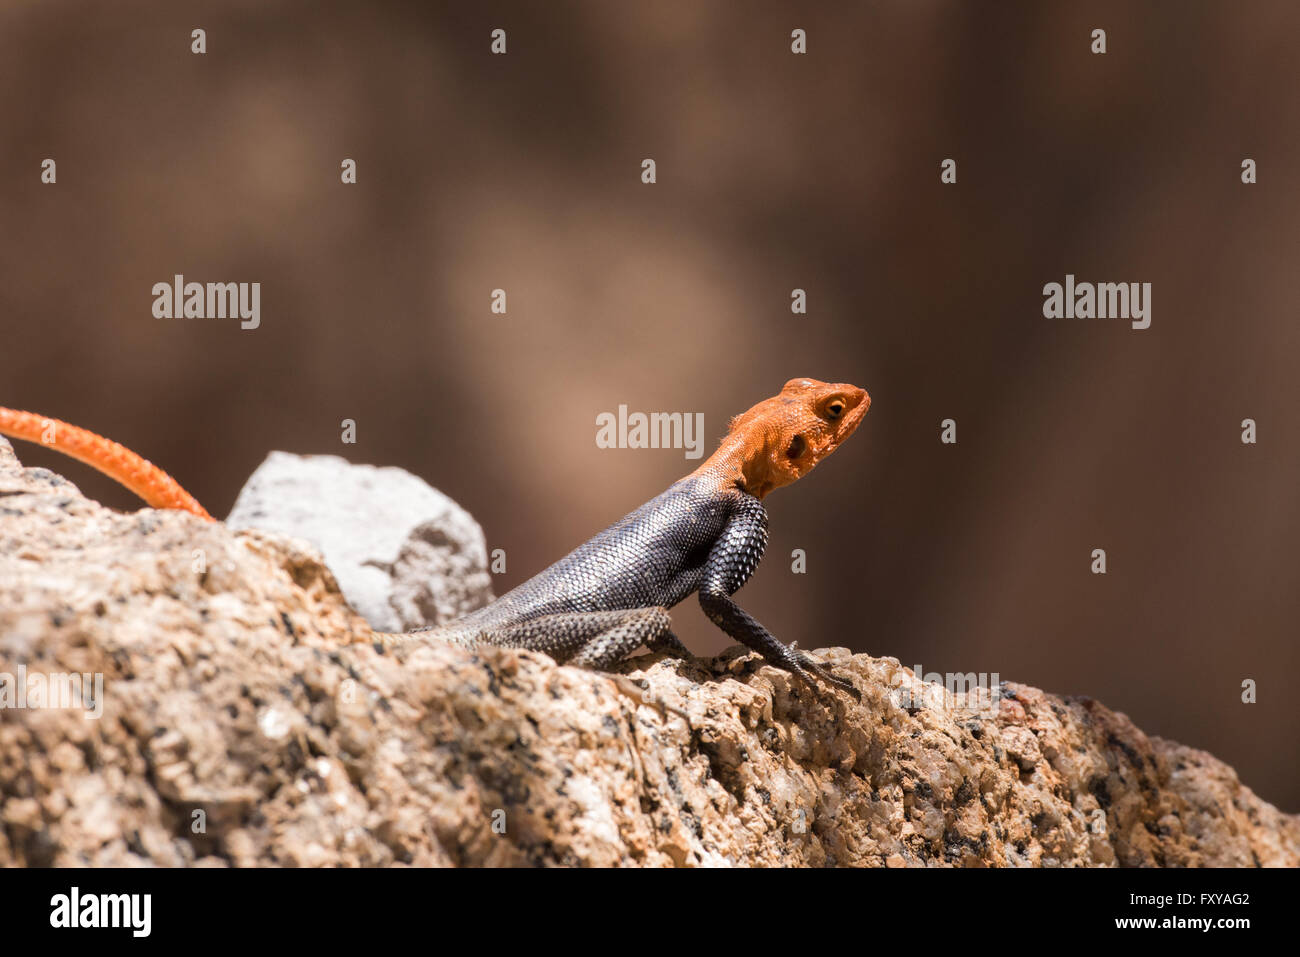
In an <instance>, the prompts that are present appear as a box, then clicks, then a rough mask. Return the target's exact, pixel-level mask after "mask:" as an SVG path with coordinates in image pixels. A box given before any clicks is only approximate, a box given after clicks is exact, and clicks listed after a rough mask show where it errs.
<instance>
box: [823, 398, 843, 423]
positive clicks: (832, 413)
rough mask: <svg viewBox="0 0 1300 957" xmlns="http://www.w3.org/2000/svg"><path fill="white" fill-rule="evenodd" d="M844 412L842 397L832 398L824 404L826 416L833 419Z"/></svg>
mask: <svg viewBox="0 0 1300 957" xmlns="http://www.w3.org/2000/svg"><path fill="white" fill-rule="evenodd" d="M843 414H844V401H843V400H842V399H833V400H832V401H831V402H830V403H829V404H828V405H827V406H826V418H828V419H830V420H831V421H834V420H836V419H838V418H839V417H840V416H841V415H843Z"/></svg>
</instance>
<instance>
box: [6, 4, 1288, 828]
mask: <svg viewBox="0 0 1300 957" xmlns="http://www.w3.org/2000/svg"><path fill="white" fill-rule="evenodd" d="M196 27H201V28H203V29H204V30H206V31H207V49H208V52H207V53H206V54H205V55H202V56H197V55H194V54H192V53H191V52H190V42H191V40H190V31H191V30H192V29H194V28H196ZM497 27H500V28H503V29H505V30H506V31H507V36H508V51H509V52H508V53H507V54H506V55H505V56H492V55H491V54H490V53H489V42H490V39H489V34H490V32H491V30H492V29H494V28H497ZM796 27H799V28H802V29H804V30H806V31H807V33H808V49H809V52H808V54H807V55H804V56H795V55H792V54H791V53H790V49H789V44H790V31H791V30H792V29H794V28H796ZM1099 27H1100V28H1104V29H1105V30H1106V31H1107V42H1108V52H1107V53H1106V54H1105V55H1101V56H1098V55H1094V54H1092V53H1091V52H1090V49H1089V48H1090V43H1091V41H1090V33H1091V31H1092V30H1093V29H1094V28H1099ZM1297 59H1300V7H1297V6H1296V5H1295V4H1294V3H1293V2H1291V0H1276V2H1259V3H1252V4H1249V5H1244V6H1243V5H1238V4H1231V3H1227V2H1212V3H1207V2H1174V0H1169V2H1144V3H1141V4H1132V3H1118V2H1116V3H1089V4H1086V5H1070V6H1068V7H1067V6H1065V5H1054V6H1052V7H1051V8H1048V7H1047V6H1046V5H1040V4H1032V3H1028V2H1021V3H1003V4H997V5H988V4H966V3H957V2H949V3H941V2H932V3H924V4H909V3H893V4H876V5H864V4H835V5H826V6H822V5H819V7H818V8H817V9H815V10H799V11H797V12H796V11H794V10H793V8H791V7H790V6H789V5H787V4H776V3H747V4H737V3H720V2H699V0H694V2H679V3H662V4H654V5H634V4H611V3H600V2H595V0H589V2H584V3H548V4H544V5H543V4H524V3H519V4H511V3H494V4H488V5H478V4H469V3H459V4H434V3H414V2H412V3H393V2H389V3H385V2H373V3H368V4H364V5H358V4H342V3H328V2H310V3H309V2H271V3H266V2H251V0H246V2H229V0H226V2H221V3H215V2H213V3H187V4H173V3H164V2H161V0H151V2H119V3H114V4H111V5H105V4H96V3H89V2H67V3H58V4H50V3H37V2H32V0H27V2H21V0H14V2H10V3H7V4H4V5H3V6H0V122H3V127H4V130H5V135H4V137H3V138H0V227H2V228H0V242H2V243H3V247H0V332H2V335H0V356H2V357H3V361H2V362H0V382H2V383H3V389H0V402H3V404H6V405H11V406H16V407H19V408H28V409H32V410H35V411H39V412H42V413H46V414H49V415H54V416H58V417H61V418H64V419H67V420H69V421H73V422H76V423H77V424H79V425H84V426H86V427H89V428H93V429H96V430H98V431H101V432H103V433H105V434H107V435H109V436H111V437H113V438H115V439H117V440H119V441H121V442H123V443H125V444H127V445H129V446H131V447H132V448H135V449H136V450H138V451H140V452H141V453H142V454H144V455H146V456H148V457H149V458H151V459H153V460H154V461H156V462H158V463H159V464H161V465H163V466H164V467H165V468H167V469H168V470H169V471H171V472H172V473H173V474H174V475H175V476H176V477H177V478H178V479H179V480H180V481H181V482H182V483H183V484H184V485H186V487H187V488H188V489H189V490H190V491H191V492H193V493H194V494H195V495H196V496H197V497H198V498H199V500H200V501H202V502H204V503H205V504H206V505H207V506H208V508H209V509H210V510H211V511H212V512H213V513H214V514H218V515H224V514H225V513H226V512H227V511H228V510H229V509H230V507H231V505H232V504H233V502H234V500H235V497H236V495H237V493H238V492H239V490H240V488H241V486H242V485H243V483H244V481H245V480H246V479H247V477H248V476H249V475H250V473H252V471H253V470H254V469H255V468H256V467H257V465H258V464H259V463H260V462H261V461H262V460H263V459H264V458H265V457H266V455H267V453H268V451H270V450H273V449H282V450H287V451H291V452H297V453H313V454H315V453H324V454H334V455H342V456H344V457H346V458H347V459H349V460H351V461H353V462H365V463H371V464H375V465H381V466H388V465H396V466H401V467H402V468H405V469H408V470H409V471H411V472H413V473H415V474H416V475H419V476H421V477H422V478H424V479H425V480H427V481H428V482H429V483H430V484H432V485H433V486H434V487H436V488H437V489H439V490H441V491H443V492H445V493H446V494H448V495H450V496H451V497H452V498H453V499H454V500H455V501H456V502H458V503H459V504H460V505H461V506H463V507H464V508H465V509H467V510H468V511H469V512H470V513H471V514H472V515H473V516H474V518H475V519H477V520H478V521H479V522H480V523H481V524H482V526H483V528H484V530H485V532H486V535H487V548H488V550H489V551H491V550H492V549H495V548H501V549H504V550H505V551H506V554H507V556H508V564H507V570H506V572H505V573H504V574H500V575H497V576H495V577H494V581H493V585H494V588H495V590H496V591H497V592H498V593H500V592H503V591H505V590H506V589H508V588H510V587H512V586H513V585H515V584H517V583H519V582H520V581H522V580H523V579H525V578H526V577H528V576H529V575H531V574H532V573H534V572H535V571H537V570H538V569H540V568H541V567H543V566H544V565H545V564H547V563H549V562H550V561H552V560H554V559H555V558H557V557H559V555H561V554H563V553H564V552H565V551H567V550H568V549H570V548H571V547H573V546H574V545H576V544H578V543H579V542H580V541H582V540H584V539H585V538H587V537H588V536H589V535H591V534H592V533H593V532H595V531H596V530H598V529H599V528H602V527H604V526H605V525H607V524H608V523H609V522H611V521H613V520H614V519H616V518H618V517H619V516H621V515H622V514H623V513H625V512H626V511H629V510H630V509H631V508H633V507H634V506H636V505H638V504H640V503H641V502H643V501H644V500H645V499H647V498H649V497H650V496H651V495H653V494H655V493H657V492H658V491H660V490H661V489H662V488H664V487H665V486H666V485H668V484H669V483H670V482H672V481H673V480H674V479H676V478H678V477H679V476H680V475H682V474H684V473H685V472H686V471H689V470H690V469H691V468H693V467H694V465H695V463H693V462H690V461H687V460H686V459H685V458H684V457H683V455H682V453H681V452H680V451H673V450H653V451H652V450H602V449H598V448H597V447H596V445H595V442H594V435H595V416H596V415H597V414H598V413H600V412H602V411H613V410H615V409H617V407H618V405H619V404H626V405H628V406H629V407H630V408H631V409H634V410H646V411H651V410H662V411H702V412H704V414H705V422H706V429H707V431H708V434H709V438H710V444H711V443H712V440H713V439H715V438H716V437H717V436H719V435H720V434H721V433H722V432H723V430H724V428H725V423H726V419H727V417H728V416H730V415H732V414H734V413H736V412H738V411H741V410H742V409H744V408H746V407H747V406H748V405H750V404H752V403H753V402H755V401H757V400H759V399H762V398H764V397H765V396H767V395H770V394H772V393H774V392H775V391H776V390H777V389H779V388H780V386H781V384H782V383H784V382H785V381H786V380H787V379H789V378H791V377H793V376H804V375H807V376H814V377H817V378H822V379H828V380H847V381H852V382H856V383H859V384H861V385H863V386H865V387H866V388H867V389H869V390H870V392H871V395H872V399H873V405H872V410H871V412H870V414H869V416H868V418H867V420H866V421H865V423H864V425H863V427H862V429H861V430H860V431H859V433H858V436H857V437H856V438H855V439H854V440H853V441H852V442H851V443H849V445H847V446H846V447H845V448H844V449H842V450H841V451H840V452H838V453H837V454H836V456H835V457H834V458H832V459H831V460H830V461H828V462H827V463H826V464H825V465H824V466H823V467H822V468H820V469H818V471H817V472H816V473H815V474H814V475H813V476H811V477H810V478H809V479H807V480H806V481H805V482H803V483H801V484H800V485H799V486H796V487H795V488H793V489H790V490H786V491H783V492H779V493H777V494H776V495H774V496H773V497H772V498H771V499H770V500H769V505H770V512H771V516H772V522H773V526H772V540H771V544H770V546H769V552H768V560H767V561H766V562H765V563H764V565H763V566H762V567H761V568H760V570H759V572H758V574H757V576H756V578H755V579H754V581H753V582H752V583H751V584H750V585H749V586H748V587H747V588H746V590H745V591H744V592H743V593H742V595H743V599H744V604H745V606H746V607H747V608H748V609H749V610H750V611H752V612H753V613H754V614H755V615H756V616H757V617H758V618H759V619H760V620H762V621H764V622H765V623H766V624H768V625H769V626H770V627H771V628H772V630H773V631H774V632H775V633H776V634H778V635H779V636H781V637H782V638H784V639H786V640H794V639H799V640H801V642H802V643H805V644H807V643H810V642H811V641H812V640H813V639H814V638H815V639H816V642H817V643H818V644H840V645H845V646H849V647H851V648H853V649H854V650H856V651H864V652H870V653H872V654H874V655H888V656H896V657H898V658H899V659H901V660H902V662H903V663H904V664H906V665H909V666H910V665H914V664H921V665H922V666H923V667H924V669H925V670H926V671H931V670H933V671H961V672H966V671H976V672H981V671H982V672H998V673H999V674H1000V675H1001V676H1002V677H1003V678H1004V679H1007V680H1014V681H1021V682H1025V683H1027V684H1030V685H1034V686H1037V687H1041V688H1045V689H1049V690H1051V691H1053V692H1058V693H1062V694H1086V695H1090V696H1093V697H1095V698H1097V699H1099V700H1101V701H1103V702H1105V703H1106V704H1107V705H1109V706H1110V707H1112V708H1115V709H1117V710H1121V711H1124V712H1126V713H1127V714H1129V715H1130V716H1131V717H1132V719H1133V720H1134V721H1135V722H1136V723H1137V725H1138V726H1140V727H1141V728H1143V729H1144V730H1145V731H1146V732H1148V733H1151V734H1157V735H1162V736H1166V737H1169V738H1173V739H1176V740H1178V741H1180V742H1183V743H1185V744H1187V745H1191V746H1194V747H1196V748H1203V749H1206V750H1208V751H1210V752H1213V753H1214V754H1215V755H1217V756H1218V757H1220V758H1222V759H1223V760H1224V761H1226V762H1228V763H1229V764H1231V765H1233V766H1234V767H1235V768H1236V769H1237V771H1238V772H1239V773H1240V775H1241V778H1242V780H1243V781H1244V782H1245V783H1246V784H1248V785H1250V786H1251V787H1252V788H1253V789H1255V790H1256V791H1257V792H1258V793H1259V794H1260V795H1261V796H1262V797H1264V798H1266V799H1267V800H1270V801H1273V802H1275V803H1276V804H1277V805H1278V806H1279V807H1281V808H1282V809H1284V810H1292V811H1294V810H1296V809H1298V808H1300V769H1298V768H1297V765H1296V762H1295V761H1294V756H1295V745H1294V742H1295V741H1296V739H1297V737H1298V736H1300V709H1297V708H1296V706H1295V699H1294V697H1293V696H1292V694H1291V692H1288V691H1287V690H1286V689H1287V687H1289V684H1290V681H1291V680H1292V678H1293V676H1294V675H1295V674H1296V673H1297V668H1298V666H1300V653H1297V649H1296V635H1297V631H1298V630H1300V629H1298V628H1297V624H1298V623H1300V560H1297V557H1296V543H1297V541H1300V504H1298V502H1297V477H1298V476H1300V444H1298V443H1297V437H1298V436H1300V401H1297V400H1298V399H1300V386H1297V370H1298V368H1300V364H1298V360H1300V332H1298V331H1297V328H1298V326H1297V317H1296V302H1297V289H1296V270H1295V265H1294V264H1295V259H1296V252H1297V243H1298V240H1300V225H1298V223H1300V217H1298V215H1297V214H1298V213H1300V208H1298V207H1300V190H1297V189H1296V187H1295V171H1296V169H1297V168H1300V107H1298V106H1297V98H1296V96H1295V63H1296V62H1297ZM47 157H52V158H54V159H55V160H56V161H57V164H58V167H57V169H58V182H57V184H56V185H53V186H49V185H43V184H41V182H40V164H41V161H42V160H43V159H45V158H47ZM647 157H650V158H653V159H655V160H656V162H657V164H658V182H657V183H656V184H655V185H653V186H646V185H643V184H642V183H641V181H640V164H641V161H642V160H643V159H644V158H647ZM948 157H951V158H954V159H956V160H957V162H958V182H957V184H956V185H951V186H945V185H941V184H940V182H939V164H940V162H941V161H942V160H943V159H944V158H948ZM1246 157H1250V158H1253V159H1254V160H1256V162H1257V163H1258V166H1259V182H1258V184H1256V185H1250V186H1247V185H1243V184H1242V183H1241V180H1240V166H1241V161H1242V160H1243V159H1244V158H1246ZM344 158H353V159H355V160H356V161H357V164H358V183H357V184H356V185H355V186H345V185H343V184H341V183H340V181H339V173H340V163H341V162H342V160H343V159H344ZM177 273H181V274H184V275H185V276H186V277H188V278H189V279H193V280H197V281H201V282H207V281H237V282H252V281H257V282H260V283H261V284H262V321H261V327H260V328H258V329H256V330H251V331H243V330H241V329H240V328H239V325H238V323H237V322H235V321H231V320H224V321H223V320H212V321H206V320H171V321H169V320H160V319H155V318H154V317H153V315H152V314H151V306H152V299H153V297H152V294H151V287H152V286H153V284H154V283H156V282H160V281H168V280H170V278H171V277H172V276H173V275H174V274H177ZM1067 273H1073V274H1075V275H1076V276H1078V277H1079V278H1080V279H1081V280H1093V281H1142V282H1151V283H1152V284H1153V303H1152V305H1153V320H1152V325H1151V328H1150V329H1148V330H1146V331H1140V332H1139V331H1133V330H1131V329H1129V328H1127V326H1126V325H1125V324H1123V323H1116V322H1101V321H1097V320H1093V321H1077V322H1071V321H1064V320H1048V319H1044V318H1043V316H1042V287H1043V285H1044V284H1045V283H1048V282H1053V281H1055V282H1061V281H1063V279H1064V277H1065V275H1066V274H1067ZM796 287H798V288H803V289H806V290H808V303H809V312H808V314H807V315H806V316H794V315H792V314H791V313H790V309H789V302H790V291H791V290H792V289H794V288H796ZM495 288H503V289H505V290H506V291H507V294H508V314H507V315H505V316H499V315H493V314H492V313H491V311H490V308H489V306H490V294H491V291H492V290H493V289H495ZM948 417H952V418H954V419H956V420H957V423H958V438H959V442H958V444H957V445H956V446H944V445H941V444H940V442H939V423H940V421H941V420H942V419H944V418H948ZM1247 417H1249V418H1254V419H1256V420H1257V422H1258V423H1259V444H1258V445H1255V446H1245V445H1242V443H1241V441H1240V423H1241V420H1242V419H1243V418H1247ZM344 419H354V420H355V421H356V423H357V442H356V444H355V445H345V444H343V443H342V442H341V441H340V435H341V433H342V429H341V426H340V423H341V422H342V420H344ZM20 454H21V455H22V456H23V460H24V461H25V462H26V463H27V464H29V465H48V466H52V467H56V468H58V469H59V470H60V471H61V472H64V473H65V474H69V475H71V476H72V477H73V478H74V479H75V480H76V481H77V482H78V484H80V485H81V487H82V488H83V489H84V490H86V491H87V493H88V494H90V495H92V496H93V497H96V498H99V499H100V500H102V501H104V502H106V503H108V504H111V505H114V506H116V507H119V508H125V509H134V508H136V507H138V503H136V502H135V501H134V500H133V499H132V498H131V496H130V495H129V494H127V493H126V492H124V491H122V490H120V489H118V488H116V487H114V486H112V485H111V484H109V483H108V482H107V481H106V480H102V479H101V478H100V477H99V476H98V475H96V474H93V473H90V472H89V471H88V470H85V469H82V468H80V467H77V466H74V465H71V464H69V463H67V462H66V461H63V460H60V459H57V458H56V457H55V456H52V455H50V454H48V453H46V452H45V451H44V450H41V449H35V448H23V449H21V450H20ZM795 548H803V549H806V550H807V553H808V571H807V574H806V575H792V574H791V573H790V560H789V556H790V553H791V551H792V550H793V549H795ZM1094 548H1105V549H1106V552H1107V556H1108V564H1109V573H1108V574H1107V575H1105V576H1095V575H1093V574H1091V573H1090V571H1089V566H1090V562H1091V551H1092V549H1094ZM676 617H677V623H678V624H677V629H678V634H679V635H681V637H682V638H683V640H685V641H686V642H687V644H689V645H691V646H692V647H693V648H694V649H696V650H697V651H698V652H699V653H701V654H706V653H708V654H711V653H715V652H716V651H718V650H719V649H720V648H721V647H723V646H724V645H725V644H727V643H728V642H727V641H726V639H725V638H723V637H722V636H721V635H719V634H718V633H717V632H716V630H715V629H713V628H712V626H710V625H709V624H708V622H707V621H706V620H705V619H704V618H703V616H702V615H701V614H700V613H699V612H698V610H697V608H696V607H694V606H693V605H690V606H683V607H682V608H681V609H679V610H678V612H677V616H676ZM1245 679H1254V680H1256V681H1258V682H1259V702H1258V703H1257V704H1254V705H1244V704H1242V703H1241V701H1240V695H1241V683H1242V681H1243V680H1245Z"/></svg>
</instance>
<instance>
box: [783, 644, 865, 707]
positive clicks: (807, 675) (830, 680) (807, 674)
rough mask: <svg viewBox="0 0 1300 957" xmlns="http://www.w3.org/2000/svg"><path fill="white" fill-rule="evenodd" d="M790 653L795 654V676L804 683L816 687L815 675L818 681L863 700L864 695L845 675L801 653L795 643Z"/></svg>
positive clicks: (805, 653)
mask: <svg viewBox="0 0 1300 957" xmlns="http://www.w3.org/2000/svg"><path fill="white" fill-rule="evenodd" d="M790 651H791V652H792V653H793V654H794V659H795V662H796V666H795V669H794V671H795V674H797V675H798V676H799V677H801V678H803V679H804V681H806V682H808V683H809V684H810V685H814V684H815V682H814V681H813V676H814V675H815V676H816V677H817V678H818V680H820V681H824V682H825V683H826V684H828V685H833V686H834V687H836V688H839V689H840V690H842V691H847V692H848V693H849V694H851V695H853V696H854V697H855V698H858V699H861V697H862V694H861V692H859V691H858V688H857V685H855V684H854V683H853V682H852V681H850V680H849V679H848V678H847V677H846V676H844V675H843V674H841V673H837V672H836V671H835V669H834V668H833V667H832V666H830V665H827V664H823V663H822V662H820V661H818V660H817V659H816V658H814V657H813V656H812V655H810V654H808V653H807V652H806V651H800V650H799V649H798V648H797V647H796V646H795V644H794V643H792V644H791V645H790Z"/></svg>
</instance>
